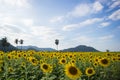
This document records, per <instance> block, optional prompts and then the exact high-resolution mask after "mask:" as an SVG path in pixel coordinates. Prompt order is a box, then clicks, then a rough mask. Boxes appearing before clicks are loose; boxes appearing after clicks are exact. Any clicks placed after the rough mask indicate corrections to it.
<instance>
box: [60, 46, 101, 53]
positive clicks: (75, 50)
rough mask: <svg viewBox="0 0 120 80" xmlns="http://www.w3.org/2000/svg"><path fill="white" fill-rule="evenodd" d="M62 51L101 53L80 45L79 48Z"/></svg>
mask: <svg viewBox="0 0 120 80" xmlns="http://www.w3.org/2000/svg"><path fill="white" fill-rule="evenodd" d="M62 51H64V52H99V51H98V50H96V49H95V48H93V47H90V46H85V45H79V46H77V47H74V48H68V49H64V50H62Z"/></svg>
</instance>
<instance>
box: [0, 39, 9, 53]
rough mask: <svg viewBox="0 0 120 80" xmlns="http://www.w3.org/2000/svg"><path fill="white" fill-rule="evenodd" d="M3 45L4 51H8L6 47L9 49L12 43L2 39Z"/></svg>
mask: <svg viewBox="0 0 120 80" xmlns="http://www.w3.org/2000/svg"><path fill="white" fill-rule="evenodd" d="M1 45H2V46H3V48H4V49H3V51H7V50H6V49H5V48H6V47H9V45H10V43H9V42H8V41H7V38H6V37H5V38H2V40H1Z"/></svg>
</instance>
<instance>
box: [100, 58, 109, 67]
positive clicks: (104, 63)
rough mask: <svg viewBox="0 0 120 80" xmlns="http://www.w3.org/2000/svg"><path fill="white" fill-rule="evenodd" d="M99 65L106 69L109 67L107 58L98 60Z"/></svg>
mask: <svg viewBox="0 0 120 80" xmlns="http://www.w3.org/2000/svg"><path fill="white" fill-rule="evenodd" d="M99 64H100V65H101V66H103V67H107V66H109V65H110V61H109V59H108V58H102V59H100V60H99Z"/></svg>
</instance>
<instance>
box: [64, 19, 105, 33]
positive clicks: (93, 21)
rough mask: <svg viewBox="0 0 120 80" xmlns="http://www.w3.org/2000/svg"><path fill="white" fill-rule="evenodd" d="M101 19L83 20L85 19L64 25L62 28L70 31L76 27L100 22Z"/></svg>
mask: <svg viewBox="0 0 120 80" xmlns="http://www.w3.org/2000/svg"><path fill="white" fill-rule="evenodd" d="M102 20H103V19H102V18H93V19H88V20H85V21H83V22H80V23H77V24H70V25H65V26H64V27H63V30H64V31H70V30H73V29H76V28H80V27H85V26H88V25H92V24H95V23H97V22H100V21H102Z"/></svg>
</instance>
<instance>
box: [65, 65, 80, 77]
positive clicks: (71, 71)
mask: <svg viewBox="0 0 120 80" xmlns="http://www.w3.org/2000/svg"><path fill="white" fill-rule="evenodd" d="M65 74H66V76H68V77H69V78H70V79H77V78H79V77H80V76H81V75H82V72H81V71H80V70H79V69H78V68H77V67H76V66H75V65H74V64H70V63H69V64H66V65H65Z"/></svg>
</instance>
